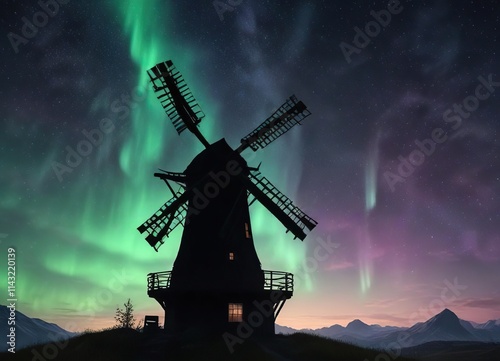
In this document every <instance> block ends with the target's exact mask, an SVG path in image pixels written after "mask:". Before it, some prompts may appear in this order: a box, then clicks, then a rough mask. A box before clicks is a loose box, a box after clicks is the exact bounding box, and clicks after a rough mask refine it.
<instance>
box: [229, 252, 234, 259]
mask: <svg viewBox="0 0 500 361" xmlns="http://www.w3.org/2000/svg"><path fill="white" fill-rule="evenodd" d="M229 260H230V261H234V253H233V252H229Z"/></svg>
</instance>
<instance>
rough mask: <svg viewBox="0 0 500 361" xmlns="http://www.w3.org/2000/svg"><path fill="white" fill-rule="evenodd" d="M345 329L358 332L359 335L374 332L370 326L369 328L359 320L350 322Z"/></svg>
mask: <svg viewBox="0 0 500 361" xmlns="http://www.w3.org/2000/svg"><path fill="white" fill-rule="evenodd" d="M345 329H346V330H347V331H350V332H357V333H360V332H367V331H372V329H371V327H370V326H368V325H367V324H366V323H364V322H363V321H361V320H358V319H355V320H353V321H351V322H349V323H348V324H347V326H346V328H345Z"/></svg>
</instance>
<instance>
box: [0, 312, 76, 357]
mask: <svg viewBox="0 0 500 361" xmlns="http://www.w3.org/2000/svg"><path fill="white" fill-rule="evenodd" d="M9 314H10V310H9V309H8V308H7V306H3V305H0V333H1V334H2V335H8V334H9V332H10V331H9V328H10V327H11V326H9V325H8V319H9ZM15 321H16V325H15V327H16V332H15V334H16V351H17V350H20V349H22V348H26V347H28V346H31V345H36V344H39V343H46V342H53V341H58V340H64V339H68V338H70V337H73V336H76V335H77V334H76V333H73V332H69V331H66V330H64V329H62V328H61V327H59V326H58V325H56V324H54V323H48V322H45V321H43V320H41V319H39V318H30V317H28V316H26V315H25V314H23V313H21V312H19V311H16V319H15ZM8 348H9V345H8V344H7V343H6V342H2V344H1V345H0V352H4V351H7V349H8Z"/></svg>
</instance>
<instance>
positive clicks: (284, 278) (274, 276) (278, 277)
mask: <svg viewBox="0 0 500 361" xmlns="http://www.w3.org/2000/svg"><path fill="white" fill-rule="evenodd" d="M262 272H264V290H266V291H278V290H279V291H284V292H293V274H292V273H288V272H281V271H262ZM171 278H172V271H163V272H156V273H150V274H148V292H151V291H156V290H161V289H168V288H170V280H171Z"/></svg>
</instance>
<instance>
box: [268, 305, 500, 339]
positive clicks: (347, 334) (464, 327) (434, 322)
mask: <svg viewBox="0 0 500 361" xmlns="http://www.w3.org/2000/svg"><path fill="white" fill-rule="evenodd" d="M280 330H284V332H282V331H280ZM403 331H404V335H405V337H407V338H405V340H406V341H405V344H404V345H401V346H404V347H408V346H416V345H421V344H423V343H426V342H432V341H471V342H500V321H498V320H492V321H488V322H486V323H484V324H478V323H474V322H469V321H465V320H461V319H459V318H458V317H457V315H456V314H454V313H453V312H452V311H450V310H448V309H445V310H443V311H442V312H441V313H439V314H437V315H436V316H434V317H431V318H430V319H429V320H427V321H425V322H419V323H416V324H415V325H413V326H412V327H410V328H405V327H395V326H385V327H382V326H380V325H368V324H366V323H364V322H363V321H361V320H358V319H356V320H354V321H352V322H350V323H349V324H348V325H347V326H346V327H343V326H341V325H333V326H330V327H324V328H319V329H315V330H310V329H302V330H294V329H292V328H290V327H286V328H285V327H282V326H278V325H276V332H277V333H279V332H282V333H287V334H289V333H293V332H305V333H313V334H317V335H321V336H325V337H329V338H333V339H337V340H342V341H347V342H350V343H354V344H357V345H360V346H364V347H382V346H381V345H387V344H389V343H394V342H395V343H397V342H398V340H400V339H401V337H402V335H403Z"/></svg>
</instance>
